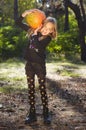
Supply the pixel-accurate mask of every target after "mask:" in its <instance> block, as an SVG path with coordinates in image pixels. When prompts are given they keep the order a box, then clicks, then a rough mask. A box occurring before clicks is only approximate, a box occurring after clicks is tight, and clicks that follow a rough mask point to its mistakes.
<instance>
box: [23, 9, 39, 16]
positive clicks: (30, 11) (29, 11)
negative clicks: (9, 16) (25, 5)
mask: <svg viewBox="0 0 86 130" xmlns="http://www.w3.org/2000/svg"><path fill="white" fill-rule="evenodd" d="M35 11H37V9H31V10H25V12H23V13H22V17H26V15H27V14H30V13H32V12H35Z"/></svg>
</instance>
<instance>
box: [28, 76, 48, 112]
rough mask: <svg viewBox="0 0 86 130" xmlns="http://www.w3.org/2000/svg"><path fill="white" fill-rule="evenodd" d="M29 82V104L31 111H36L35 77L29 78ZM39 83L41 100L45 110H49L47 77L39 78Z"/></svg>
mask: <svg viewBox="0 0 86 130" xmlns="http://www.w3.org/2000/svg"><path fill="white" fill-rule="evenodd" d="M27 82H28V97H29V104H30V110H31V111H34V110H35V85H34V76H33V77H27ZM38 82H39V90H40V94H41V100H42V105H43V109H48V98H47V93H46V86H45V77H38Z"/></svg>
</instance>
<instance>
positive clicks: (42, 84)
mask: <svg viewBox="0 0 86 130" xmlns="http://www.w3.org/2000/svg"><path fill="white" fill-rule="evenodd" d="M38 81H39V89H40V94H41V100H42V104H43V110H47V109H48V97H47V92H46V86H45V76H40V77H38Z"/></svg>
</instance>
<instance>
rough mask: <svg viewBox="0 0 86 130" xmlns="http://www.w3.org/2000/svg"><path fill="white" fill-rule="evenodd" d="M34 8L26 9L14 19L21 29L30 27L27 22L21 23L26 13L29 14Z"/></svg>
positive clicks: (26, 29)
mask: <svg viewBox="0 0 86 130" xmlns="http://www.w3.org/2000/svg"><path fill="white" fill-rule="evenodd" d="M35 10H36V9H34V10H26V11H25V12H23V13H22V15H21V16H20V17H19V18H18V19H17V20H16V24H17V25H18V26H20V27H21V28H22V29H23V30H25V31H28V30H29V28H30V27H29V26H28V25H27V24H25V23H23V22H22V21H23V19H24V18H25V17H26V15H27V14H30V13H32V12H33V11H35Z"/></svg>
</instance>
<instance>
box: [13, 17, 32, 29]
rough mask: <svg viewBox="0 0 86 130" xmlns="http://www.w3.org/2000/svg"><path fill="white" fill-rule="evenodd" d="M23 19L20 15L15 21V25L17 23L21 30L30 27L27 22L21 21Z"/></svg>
mask: <svg viewBox="0 0 86 130" xmlns="http://www.w3.org/2000/svg"><path fill="white" fill-rule="evenodd" d="M23 19H24V18H23V17H22V16H20V17H19V18H18V19H17V20H16V21H15V23H16V25H18V26H19V27H21V28H22V29H23V30H25V31H28V30H29V28H30V27H29V26H28V25H27V24H25V23H23V22H22V21H23Z"/></svg>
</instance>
